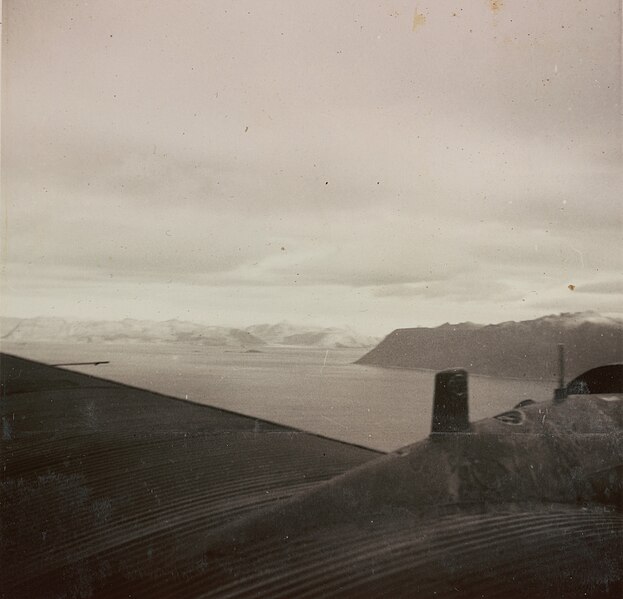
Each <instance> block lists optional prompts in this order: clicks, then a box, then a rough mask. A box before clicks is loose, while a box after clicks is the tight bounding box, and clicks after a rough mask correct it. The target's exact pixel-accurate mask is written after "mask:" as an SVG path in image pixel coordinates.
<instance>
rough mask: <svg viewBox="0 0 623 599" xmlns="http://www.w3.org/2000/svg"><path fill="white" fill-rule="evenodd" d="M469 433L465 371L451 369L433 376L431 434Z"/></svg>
mask: <svg viewBox="0 0 623 599" xmlns="http://www.w3.org/2000/svg"><path fill="white" fill-rule="evenodd" d="M468 431H469V397H468V393H467V371H466V370H463V369H462V368H452V369H450V370H444V371H442V372H438V373H437V375H436V376H435V397H434V399H433V425H432V430H431V432H432V433H465V432H468Z"/></svg>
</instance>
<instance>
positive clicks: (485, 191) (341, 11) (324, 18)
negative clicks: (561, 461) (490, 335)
mask: <svg viewBox="0 0 623 599" xmlns="http://www.w3.org/2000/svg"><path fill="white" fill-rule="evenodd" d="M492 4H494V5H496V6H499V8H498V9H494V8H493V7H492ZM3 11H4V15H3V47H2V54H3V55H2V59H3V69H2V75H3V82H2V86H3V88H2V111H3V113H2V153H3V161H2V185H3V187H2V195H3V204H4V218H5V233H6V235H4V236H3V238H4V242H3V243H4V246H3V255H4V258H3V263H2V265H3V273H4V276H3V306H2V313H3V314H8V315H17V316H36V315H58V316H75V317H80V318H83V317H88V318H106V319H113V318H123V317H127V316H129V317H135V318H158V319H164V318H187V319H191V320H196V321H201V322H207V323H210V324H229V325H247V324H251V323H254V322H261V321H274V320H282V319H289V320H292V321H295V322H310V323H314V324H327V325H334V324H349V325H352V326H354V327H356V328H358V329H360V330H361V331H362V332H371V333H377V334H382V333H385V332H389V330H391V329H392V328H395V327H398V326H415V325H433V324H439V323H442V322H445V321H451V322H457V321H463V320H477V321H481V322H495V321H502V320H509V319H518V318H531V317H535V316H539V315H542V314H546V313H552V312H560V311H563V310H564V311H575V310H585V309H595V310H601V311H604V312H608V313H621V312H622V311H623V307H622V306H623V304H622V302H621V291H622V290H621V283H620V281H621V270H622V266H623V250H622V249H621V248H622V247H623V246H622V245H621V231H622V225H623V223H622V208H621V202H620V190H621V187H622V186H621V184H622V182H623V181H622V173H621V166H622V161H621V120H620V111H621V105H620V100H621V79H620V78H621V52H620V48H621V46H620V32H621V14H620V3H619V2H618V0H591V1H590V2H589V1H588V0H582V1H579V0H577V1H569V0H550V1H548V2H544V1H541V0H531V1H528V0H517V1H511V0H508V1H506V2H504V3H500V2H497V3H491V2H489V1H487V0H476V1H474V2H459V1H458V0H457V1H447V2H445V1H444V2H438V1H433V0H429V1H420V2H418V3H417V4H414V3H410V2H386V3H381V4H378V3H372V2H348V3H346V2H344V3H335V2H330V1H325V2H313V3H308V2H286V1H283V2H270V1H267V0H263V1H262V2H235V3H234V2H200V1H196V2H194V1H179V0H176V1H164V0H151V1H147V0H131V1H128V0H124V1H120V0H119V1H117V0H91V1H89V2H86V1H78V2H76V1H75V0H74V1H71V2H69V1H65V0H55V1H54V2H41V1H40V0H32V1H31V0H19V1H16V0H5V1H4V8H3ZM569 285H572V286H573V287H569Z"/></svg>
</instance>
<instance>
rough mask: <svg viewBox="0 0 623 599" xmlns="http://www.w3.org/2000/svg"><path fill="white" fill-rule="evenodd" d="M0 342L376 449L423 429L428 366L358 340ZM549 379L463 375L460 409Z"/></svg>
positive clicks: (538, 387) (475, 414)
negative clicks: (381, 361) (284, 343)
mask: <svg viewBox="0 0 623 599" xmlns="http://www.w3.org/2000/svg"><path fill="white" fill-rule="evenodd" d="M1 349H2V351H4V352H7V353H11V354H14V355H17V356H21V357H24V358H28V359H32V360H37V361H40V362H44V363H46V364H58V363H67V362H86V361H99V360H109V361H110V364H102V365H99V366H67V368H70V369H72V370H76V371H79V372H83V373H85V374H93V375H95V376H99V377H102V378H106V379H111V380H114V381H118V382H122V383H126V384H129V385H133V386H136V387H141V388H144V389H149V390H151V391H157V392H159V393H164V394H166V395H172V396H174V397H179V398H182V399H188V400H190V401H193V402H197V403H202V404H206V405H211V406H215V407H220V408H225V409H228V410H233V411H235V412H240V413H242V414H246V415H249V416H254V417H256V418H261V419H265V420H271V421H273V422H278V423H280V424H285V425H289V426H292V427H295V428H299V429H303V430H306V431H311V432H314V433H318V434H321V435H325V436H327V437H331V438H335V439H340V440H343V441H347V442H350V443H357V444H360V445H364V446H366V447H372V448H375V449H380V450H384V451H391V450H394V449H397V448H399V447H402V446H403V445H407V444H409V443H413V442H415V441H418V440H420V439H422V438H424V437H426V436H427V435H428V433H429V431H430V424H431V415H432V395H433V381H434V375H435V373H434V372H433V371H427V370H399V369H386V368H379V367H373V366H360V365H357V364H354V363H353V362H354V361H355V360H357V359H358V358H359V357H361V355H363V354H364V353H365V350H362V349H330V350H325V349H318V348H300V347H262V349H261V350H260V351H259V352H257V353H256V352H246V351H245V350H241V349H229V348H222V347H197V346H196V345H181V344H175V345H174V344H161V345H158V344H95V343H89V344H80V345H78V344H51V343H39V344H36V345H35V344H32V345H31V344H23V343H19V344H18V343H9V342H7V343H4V342H3V344H2V348H1ZM453 366H460V364H448V367H453ZM553 388H554V382H553V381H535V380H517V379H499V378H493V377H484V376H476V375H470V378H469V392H470V418H471V419H472V420H478V419H480V418H485V417H487V416H493V415H495V414H498V413H500V412H503V411H505V410H509V409H511V408H512V407H513V406H514V405H516V404H517V403H518V402H519V401H521V400H524V399H528V398H530V399H534V400H536V401H542V400H545V399H549V398H551V396H552V393H553ZM172 426H174V423H172Z"/></svg>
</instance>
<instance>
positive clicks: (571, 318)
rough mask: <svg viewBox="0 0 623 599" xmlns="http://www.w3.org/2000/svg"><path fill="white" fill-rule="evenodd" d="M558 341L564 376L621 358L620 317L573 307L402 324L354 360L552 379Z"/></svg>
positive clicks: (622, 325)
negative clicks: (522, 315) (491, 318)
mask: <svg viewBox="0 0 623 599" xmlns="http://www.w3.org/2000/svg"><path fill="white" fill-rule="evenodd" d="M559 343H562V344H563V345H565V347H566V370H567V374H568V375H569V376H575V375H577V374H580V373H581V372H583V371H585V370H588V369H589V368H592V367H594V366H599V365H602V364H606V363H613V362H621V361H623V319H618V318H615V317H608V316H602V315H601V314H598V313H596V312H579V313H562V314H559V315H553V314H552V315H548V316H543V317H540V318H537V319H534V320H524V321H518V322H516V321H507V322H503V323H498V324H490V325H476V324H474V323H460V324H454V325H453V324H449V323H445V324H443V325H441V326H439V327H435V328H427V327H414V328H402V329H396V330H394V331H392V332H391V333H390V334H389V335H387V337H385V339H383V341H381V343H379V344H378V345H377V346H376V347H374V348H373V349H372V350H371V351H369V352H368V353H367V354H365V355H364V356H363V357H361V358H360V359H359V360H357V363H358V364H364V365H371V366H381V367H385V368H426V369H431V370H442V369H445V368H452V367H458V366H460V367H464V368H466V369H467V370H469V371H470V372H472V373H474V374H483V375H489V376H498V377H512V378H531V379H532V378H536V379H554V378H556V377H557V376H558V350H557V345H558V344H559Z"/></svg>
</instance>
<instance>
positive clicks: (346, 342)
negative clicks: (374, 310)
mask: <svg viewBox="0 0 623 599" xmlns="http://www.w3.org/2000/svg"><path fill="white" fill-rule="evenodd" d="M0 337H1V338H2V339H3V340H6V341H14V342H28V343H38V342H59V343H62V342H72V343H115V342H117V343H118V342H122V343H190V344H197V345H205V346H224V347H241V348H245V347H246V348H258V347H260V346H262V345H296V346H306V347H322V348H338V347H354V348H357V347H361V348H367V347H372V346H374V345H375V343H378V341H379V339H378V338H376V337H366V336H363V335H359V334H358V333H356V332H355V331H353V330H352V329H350V328H336V327H330V328H315V327H305V326H296V325H292V324H289V323H286V322H282V323H279V324H272V325H271V324H260V325H253V326H250V327H247V328H245V329H242V328H229V327H218V326H208V325H202V324H197V323H193V322H187V321H182V320H167V321H164V322H158V321H152V320H134V319H130V318H126V319H125V320H120V321H94V320H89V321H73V320H65V319H63V318H43V317H42V318H26V319H21V318H7V317H3V318H0Z"/></svg>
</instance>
